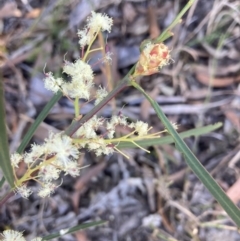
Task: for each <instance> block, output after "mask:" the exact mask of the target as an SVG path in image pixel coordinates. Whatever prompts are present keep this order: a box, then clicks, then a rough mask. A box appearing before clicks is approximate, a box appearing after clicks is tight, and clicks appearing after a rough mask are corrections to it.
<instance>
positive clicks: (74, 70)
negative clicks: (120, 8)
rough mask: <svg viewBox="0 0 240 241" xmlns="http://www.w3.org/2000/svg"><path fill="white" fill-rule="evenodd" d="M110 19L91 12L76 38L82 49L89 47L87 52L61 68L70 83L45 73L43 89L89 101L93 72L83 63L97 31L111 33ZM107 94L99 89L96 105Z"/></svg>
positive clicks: (106, 58)
mask: <svg viewBox="0 0 240 241" xmlns="http://www.w3.org/2000/svg"><path fill="white" fill-rule="evenodd" d="M111 26H112V19H111V18H110V17H108V16H107V15H105V14H100V13H95V12H92V14H91V16H90V17H89V18H88V19H87V25H86V26H85V28H84V29H83V30H79V31H78V36H79V38H80V40H79V43H80V46H81V47H82V48H83V47H84V46H86V45H89V48H88V50H87V52H86V53H85V55H84V57H83V56H82V57H83V58H82V59H77V60H76V61H75V62H74V63H70V62H67V61H65V65H64V67H63V73H66V74H67V75H68V76H70V77H71V80H70V81H68V82H67V81H64V80H63V78H55V77H54V76H53V74H52V73H51V72H49V73H46V78H45V80H44V84H45V88H46V89H48V90H51V91H53V92H54V93H57V92H58V91H61V92H62V93H63V94H64V95H65V96H67V97H69V98H77V99H85V100H89V99H90V90H91V88H92V87H93V85H94V83H93V71H92V68H91V66H90V65H89V64H87V63H86V62H85V60H86V57H87V56H88V54H89V52H90V51H95V50H96V49H95V50H90V48H91V45H92V43H93V42H94V40H95V39H96V36H97V34H98V33H99V31H108V32H110V31H111ZM98 50H100V49H98ZM110 56H111V54H110V53H108V54H106V56H105V57H103V61H104V62H106V61H109V60H110V59H111V57H110ZM106 95H107V92H106V90H105V89H102V88H101V87H99V90H98V91H97V93H96V96H94V97H93V98H95V99H96V103H95V104H97V103H99V102H100V101H101V100H102V99H103V98H104V97H105V96H106Z"/></svg>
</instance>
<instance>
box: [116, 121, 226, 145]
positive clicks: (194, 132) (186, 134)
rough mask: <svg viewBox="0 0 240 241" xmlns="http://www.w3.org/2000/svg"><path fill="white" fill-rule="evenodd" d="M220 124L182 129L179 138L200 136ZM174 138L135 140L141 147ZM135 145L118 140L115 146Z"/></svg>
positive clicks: (158, 143) (159, 143) (170, 141)
mask: <svg viewBox="0 0 240 241" xmlns="http://www.w3.org/2000/svg"><path fill="white" fill-rule="evenodd" d="M221 126H222V123H216V124H214V125H208V126H203V127H199V128H195V129H192V130H188V131H184V132H181V133H179V135H180V137H181V138H187V137H190V136H201V135H204V134H207V133H209V132H212V131H214V130H216V129H218V128H220V127H221ZM173 142H174V139H173V138H172V136H170V135H169V136H164V137H159V138H153V139H147V140H141V141H136V143H137V144H138V145H140V146H142V147H148V146H154V145H164V144H170V143H173ZM134 147H136V145H134V144H133V143H130V142H124V141H122V142H120V143H119V144H118V146H117V148H118V149H122V148H134Z"/></svg>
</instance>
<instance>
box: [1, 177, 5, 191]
mask: <svg viewBox="0 0 240 241" xmlns="http://www.w3.org/2000/svg"><path fill="white" fill-rule="evenodd" d="M5 180H6V179H5V177H2V179H1V181H0V189H1V188H2V185H3V184H4V182H5Z"/></svg>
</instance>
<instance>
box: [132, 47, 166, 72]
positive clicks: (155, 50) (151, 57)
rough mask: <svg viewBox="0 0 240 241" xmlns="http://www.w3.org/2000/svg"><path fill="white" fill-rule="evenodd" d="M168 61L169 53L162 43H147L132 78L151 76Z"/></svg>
mask: <svg viewBox="0 0 240 241" xmlns="http://www.w3.org/2000/svg"><path fill="white" fill-rule="evenodd" d="M169 61H170V51H169V49H168V47H167V46H166V45H164V44H163V43H157V44H153V43H148V44H146V46H145V47H144V49H143V51H142V53H141V55H140V58H139V61H138V63H137V65H136V68H135V73H134V74H133V76H138V75H152V74H155V73H157V72H159V70H160V69H161V68H162V67H163V66H164V65H167V64H168V63H169Z"/></svg>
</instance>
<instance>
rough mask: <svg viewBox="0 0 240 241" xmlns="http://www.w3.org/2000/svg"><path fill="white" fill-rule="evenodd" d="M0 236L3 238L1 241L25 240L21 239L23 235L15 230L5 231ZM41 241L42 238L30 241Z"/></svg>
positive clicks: (24, 240)
mask: <svg viewBox="0 0 240 241" xmlns="http://www.w3.org/2000/svg"><path fill="white" fill-rule="evenodd" d="M1 236H2V237H3V239H1V240H2V241H26V239H25V238H24V237H23V234H22V233H21V232H18V231H15V230H5V231H3V233H2V234H1ZM41 240H42V238H34V239H32V240H31V241H41Z"/></svg>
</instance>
